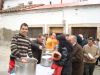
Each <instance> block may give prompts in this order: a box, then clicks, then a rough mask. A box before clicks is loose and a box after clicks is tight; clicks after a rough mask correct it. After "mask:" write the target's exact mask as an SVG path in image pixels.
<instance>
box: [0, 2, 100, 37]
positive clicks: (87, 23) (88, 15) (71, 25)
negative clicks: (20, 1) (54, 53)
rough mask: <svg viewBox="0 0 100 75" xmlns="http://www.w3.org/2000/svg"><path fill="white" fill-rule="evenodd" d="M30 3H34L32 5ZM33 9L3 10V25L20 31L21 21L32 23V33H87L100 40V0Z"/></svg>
mask: <svg viewBox="0 0 100 75" xmlns="http://www.w3.org/2000/svg"><path fill="white" fill-rule="evenodd" d="M29 6H30V5H29ZM31 6H32V7H30V8H26V7H25V8H22V7H20V9H16V8H14V9H4V10H2V11H1V12H0V17H1V19H0V25H4V27H6V28H8V29H14V30H18V29H19V27H20V24H21V23H23V22H26V23H27V24H28V25H29V27H30V28H29V31H30V32H29V36H30V37H31V38H33V37H36V36H37V34H47V33H50V32H55V33H57V34H60V33H66V34H75V35H77V34H80V33H81V34H83V35H85V37H94V38H99V39H100V17H99V11H100V3H87V2H86V3H85V2H79V3H77V2H76V3H67V4H53V5H41V6H36V7H34V4H33V5H31Z"/></svg>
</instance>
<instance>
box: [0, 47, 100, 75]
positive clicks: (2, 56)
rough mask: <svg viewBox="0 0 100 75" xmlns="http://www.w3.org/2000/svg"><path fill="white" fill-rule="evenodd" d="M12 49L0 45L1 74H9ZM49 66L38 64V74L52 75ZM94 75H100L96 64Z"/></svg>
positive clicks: (99, 68)
mask: <svg viewBox="0 0 100 75" xmlns="http://www.w3.org/2000/svg"><path fill="white" fill-rule="evenodd" d="M9 54H10V49H9V46H0V75H8V73H7V70H8V61H9ZM50 70H51V69H50V68H49V67H43V66H41V65H37V70H36V73H37V74H36V75H51V72H52V71H50ZM94 75H100V67H98V66H96V67H95V71H94Z"/></svg>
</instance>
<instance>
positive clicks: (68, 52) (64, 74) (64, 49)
mask: <svg viewBox="0 0 100 75" xmlns="http://www.w3.org/2000/svg"><path fill="white" fill-rule="evenodd" d="M57 40H58V42H59V44H58V52H59V53H60V54H61V59H60V60H57V61H54V63H55V64H57V65H58V66H62V67H63V68H62V71H61V75H71V73H72V50H73V48H72V45H71V44H70V43H69V42H68V41H67V39H66V38H65V36H64V35H63V34H61V35H59V36H57Z"/></svg>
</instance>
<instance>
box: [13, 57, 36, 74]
mask: <svg viewBox="0 0 100 75" xmlns="http://www.w3.org/2000/svg"><path fill="white" fill-rule="evenodd" d="M27 61H28V63H22V62H20V61H16V65H15V75H36V64H37V60H36V59H35V58H27Z"/></svg>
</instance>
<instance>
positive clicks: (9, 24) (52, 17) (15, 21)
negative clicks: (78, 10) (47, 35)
mask: <svg viewBox="0 0 100 75" xmlns="http://www.w3.org/2000/svg"><path fill="white" fill-rule="evenodd" d="M23 22H25V23H28V24H29V25H43V24H44V25H45V24H62V13H61V11H57V12H42V13H35V12H26V13H24V12H23V13H20V14H18V13H16V14H15V13H14V14H8V15H2V19H1V21H0V25H4V27H6V28H8V29H14V30H15V29H19V26H20V24H21V23H23Z"/></svg>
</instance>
